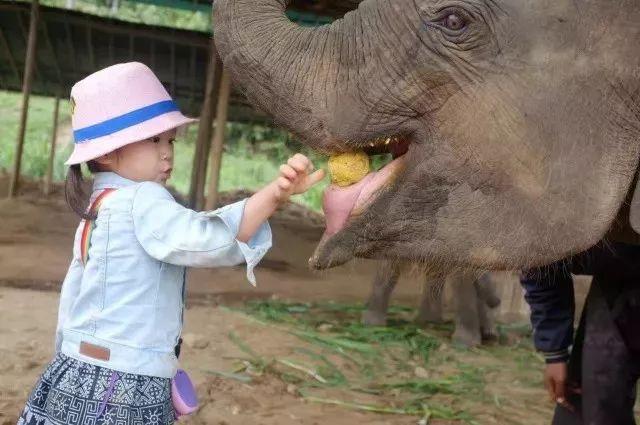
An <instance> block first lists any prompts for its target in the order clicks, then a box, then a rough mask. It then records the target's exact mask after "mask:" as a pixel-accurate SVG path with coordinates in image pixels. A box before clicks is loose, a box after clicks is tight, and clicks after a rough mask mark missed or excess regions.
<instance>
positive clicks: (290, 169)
mask: <svg viewBox="0 0 640 425" xmlns="http://www.w3.org/2000/svg"><path fill="white" fill-rule="evenodd" d="M323 178H324V170H318V171H316V172H313V164H312V163H311V161H309V159H308V158H307V157H305V156H304V155H302V154H296V155H294V156H293V157H291V158H290V159H289V160H288V161H287V163H286V164H284V165H282V166H281V167H280V176H278V178H277V179H276V180H275V181H273V182H272V183H271V184H269V185H268V186H266V187H265V188H264V189H262V190H260V191H259V192H257V193H256V194H255V195H253V196H252V197H251V198H249V199H248V200H247V204H246V206H245V208H244V214H243V215H242V221H241V223H240V230H239V231H238V236H237V239H238V240H239V241H241V242H247V241H249V239H251V237H252V236H253V235H254V234H255V233H256V231H257V230H258V228H259V227H260V225H261V224H262V223H264V222H265V221H266V220H267V219H268V218H269V217H271V216H272V215H273V213H274V212H275V211H276V209H277V208H278V206H279V205H280V204H282V203H284V202H287V201H288V200H289V198H290V197H291V196H292V195H296V194H300V193H304V192H306V191H307V190H309V188H310V187H312V186H313V185H315V184H316V183H318V182H319V181H320V180H322V179H323Z"/></svg>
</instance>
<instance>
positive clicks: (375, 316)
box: [362, 261, 400, 326]
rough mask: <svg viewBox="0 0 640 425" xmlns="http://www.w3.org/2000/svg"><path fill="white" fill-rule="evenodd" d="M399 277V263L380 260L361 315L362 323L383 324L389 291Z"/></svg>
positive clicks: (385, 320) (391, 290) (389, 296)
mask: <svg viewBox="0 0 640 425" xmlns="http://www.w3.org/2000/svg"><path fill="white" fill-rule="evenodd" d="M399 277H400V265H399V264H398V263H397V262H394V261H380V262H379V263H378V270H377V272H376V277H375V278H374V280H373V286H372V288H371V295H370V296H369V301H368V302H367V310H366V311H365V312H364V313H363V315H362V323H364V324H365V325H368V326H385V325H386V324H387V310H388V308H389V300H390V299H391V293H392V292H393V288H395V286H396V284H397V283H398V278H399Z"/></svg>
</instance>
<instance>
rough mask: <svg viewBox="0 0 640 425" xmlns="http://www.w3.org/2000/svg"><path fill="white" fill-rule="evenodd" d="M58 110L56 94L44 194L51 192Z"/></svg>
mask: <svg viewBox="0 0 640 425" xmlns="http://www.w3.org/2000/svg"><path fill="white" fill-rule="evenodd" d="M59 110H60V96H59V95H58V96H56V103H55V106H54V107H53V128H52V130H51V146H50V147H49V163H48V164H47V174H46V175H45V176H44V187H43V192H44V195H45V196H49V194H50V193H51V183H52V181H53V164H54V159H55V156H56V139H57V133H58V112H59Z"/></svg>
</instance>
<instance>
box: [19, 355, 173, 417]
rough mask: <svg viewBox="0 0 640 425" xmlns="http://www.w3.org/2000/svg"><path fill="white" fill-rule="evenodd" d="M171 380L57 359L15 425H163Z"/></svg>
mask: <svg viewBox="0 0 640 425" xmlns="http://www.w3.org/2000/svg"><path fill="white" fill-rule="evenodd" d="M174 421H175V413H174V410H173V404H172V403H171V380H170V379H166V378H157V377H152V376H144V375H134V374H128V373H121V372H116V371H113V370H111V369H107V368H103V367H100V366H95V365H91V364H88V363H84V362H81V361H79V360H76V359H73V358H71V357H68V356H65V355H64V354H61V353H58V354H57V355H56V357H55V358H54V359H53V361H52V362H51V363H50V364H49V366H48V367H47V369H46V370H45V371H44V373H43V374H42V376H41V377H40V379H39V380H38V383H37V384H36V386H35V388H34V389H33V391H32V392H31V395H30V396H29V399H28V400H27V405H26V406H25V408H24V410H23V412H22V414H21V415H20V418H19V419H18V425H81V424H82V425H111V424H113V425H116V424H117V425H148V424H153V425H168V424H173V423H174Z"/></svg>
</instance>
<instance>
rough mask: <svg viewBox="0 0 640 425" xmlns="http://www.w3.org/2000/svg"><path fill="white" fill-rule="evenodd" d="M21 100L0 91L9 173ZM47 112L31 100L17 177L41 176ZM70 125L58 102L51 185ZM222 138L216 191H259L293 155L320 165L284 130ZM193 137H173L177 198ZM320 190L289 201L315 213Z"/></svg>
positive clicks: (238, 130) (235, 127)
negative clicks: (301, 156) (20, 173)
mask: <svg viewBox="0 0 640 425" xmlns="http://www.w3.org/2000/svg"><path fill="white" fill-rule="evenodd" d="M21 99H22V98H21V95H20V94H18V93H11V92H5V91H0V126H1V127H0V128H2V132H1V133H0V170H3V171H10V170H11V169H12V167H13V161H14V155H15V143H16V138H17V133H18V120H19V110H20V104H21ZM53 108H54V100H53V99H52V98H47V97H41V96H31V101H30V106H29V115H28V121H27V129H26V136H25V145H24V154H23V155H24V156H23V160H22V174H23V175H24V176H26V177H28V178H31V179H36V180H37V179H41V178H42V177H43V176H44V175H45V173H46V168H47V162H48V158H49V146H50V140H51V129H52V125H53ZM70 122H71V118H70V109H69V103H68V102H67V101H66V100H63V101H61V106H60V117H59V132H58V134H60V135H62V139H61V140H58V146H59V149H58V150H57V152H56V156H55V165H54V181H62V180H63V179H64V176H65V174H66V168H65V166H64V161H65V160H66V159H67V157H68V156H69V154H70V152H71V150H72V147H73V144H72V141H71V132H70ZM227 134H228V137H227V141H226V145H225V152H224V155H223V159H222V169H221V171H220V175H221V182H220V190H221V191H231V190H237V189H247V190H257V189H259V188H260V187H262V186H263V185H265V184H267V183H268V182H270V181H271V180H272V179H273V178H275V176H277V173H278V167H279V165H280V164H281V163H282V162H283V161H285V160H286V158H287V157H288V156H290V155H292V154H293V153H294V152H296V151H304V153H306V154H307V155H309V156H311V157H312V159H313V160H314V163H315V164H316V166H318V167H326V159H325V158H323V157H320V156H317V155H314V154H313V153H311V152H309V151H308V150H307V151H305V150H304V149H303V148H302V147H301V146H300V145H299V144H296V143H295V142H292V141H290V140H289V136H288V135H287V134H286V133H285V132H282V131H278V130H273V129H268V128H264V127H261V126H251V125H241V124H233V123H230V124H228V125H227ZM196 136H197V127H196V126H191V127H190V128H189V129H188V130H187V131H186V132H185V134H183V135H182V136H179V139H178V143H176V145H175V164H174V173H173V176H172V179H171V181H170V184H171V185H173V186H174V187H175V188H176V189H177V190H178V192H180V193H182V194H185V193H187V192H188V190H189V182H190V179H191V168H192V161H193V155H194V151H195V140H196ZM325 187H326V182H323V183H321V184H319V185H318V186H316V187H314V188H313V189H312V190H310V191H309V192H307V193H305V194H304V195H299V196H296V197H294V201H296V202H298V203H301V204H303V205H305V206H307V207H309V208H311V209H314V210H319V209H320V206H321V199H322V192H323V190H324V188H325Z"/></svg>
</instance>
